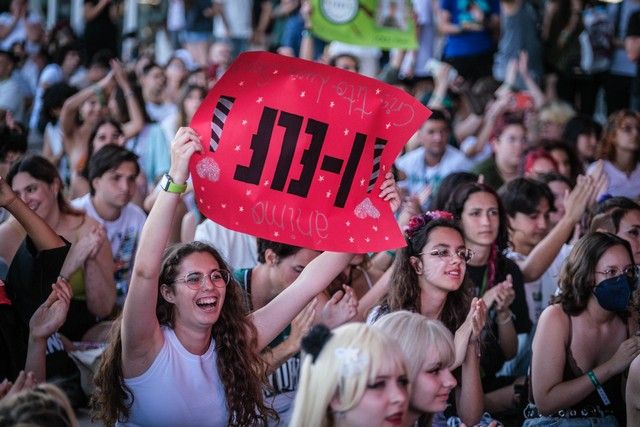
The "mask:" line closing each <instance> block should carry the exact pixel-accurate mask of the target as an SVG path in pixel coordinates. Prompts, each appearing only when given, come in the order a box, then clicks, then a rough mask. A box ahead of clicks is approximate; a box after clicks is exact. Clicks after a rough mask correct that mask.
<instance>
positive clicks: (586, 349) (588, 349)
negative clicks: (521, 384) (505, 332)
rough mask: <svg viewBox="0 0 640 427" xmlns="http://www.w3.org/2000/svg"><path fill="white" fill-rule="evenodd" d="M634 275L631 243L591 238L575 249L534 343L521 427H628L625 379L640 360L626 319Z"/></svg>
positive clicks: (633, 306)
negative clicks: (528, 398)
mask: <svg viewBox="0 0 640 427" xmlns="http://www.w3.org/2000/svg"><path fill="white" fill-rule="evenodd" d="M636 275H637V267H636V266H635V265H634V264H633V257H632V254H631V248H630V246H629V243H628V242H626V241H625V240H623V239H621V238H619V237H617V236H614V235H613V234H609V233H599V232H596V233H590V234H587V235H586V236H584V237H583V238H582V239H580V241H578V243H577V244H576V245H575V246H574V248H573V250H572V251H571V253H570V254H569V256H568V257H567V259H566V261H565V263H564V266H563V269H562V271H561V273H560V277H559V289H560V292H559V294H558V295H557V296H555V297H554V298H553V299H552V305H550V306H549V307H547V308H546V309H545V310H544V312H543V313H542V315H541V316H540V321H539V323H538V328H537V330H536V335H535V338H534V340H533V359H532V364H531V386H532V391H533V396H531V397H532V399H531V401H532V402H535V404H533V403H532V404H530V405H529V407H528V408H527V410H526V412H525V414H526V416H527V418H528V419H527V421H526V422H525V424H524V425H525V426H526V427H534V426H535V427H538V426H548V425H549V426H550V425H553V426H565V425H578V423H579V422H580V421H578V420H570V419H569V418H582V419H583V421H584V422H586V423H588V424H589V425H592V426H618V425H620V426H624V425H627V424H626V423H625V422H624V417H625V405H624V396H623V395H622V383H623V375H624V372H625V371H626V369H627V367H628V366H629V364H630V363H631V362H632V361H633V360H634V359H635V358H636V356H638V355H639V354H640V337H638V336H637V335H636V336H634V327H635V329H637V326H636V325H635V323H636V322H637V320H633V319H634V318H635V317H637V316H630V312H631V311H633V312H636V313H637V310H638V307H637V297H638V295H637V292H635V294H636V295H635V298H634V290H635V288H636V286H635V279H636V277H637V276H636ZM633 399H634V401H635V400H637V396H635V397H633ZM586 418H588V419H589V420H588V421H586V420H584V419H586ZM571 422H573V423H572V424H571ZM580 425H583V424H580ZM629 425H631V424H629Z"/></svg>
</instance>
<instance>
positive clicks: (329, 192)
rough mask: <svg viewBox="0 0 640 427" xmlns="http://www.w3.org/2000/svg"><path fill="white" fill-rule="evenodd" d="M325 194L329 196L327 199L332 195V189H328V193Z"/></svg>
mask: <svg viewBox="0 0 640 427" xmlns="http://www.w3.org/2000/svg"><path fill="white" fill-rule="evenodd" d="M324 194H325V196H327V199H328V198H329V197H331V190H329V191H327V192H326V193H324Z"/></svg>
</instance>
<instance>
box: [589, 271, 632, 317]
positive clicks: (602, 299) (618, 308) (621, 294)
mask: <svg viewBox="0 0 640 427" xmlns="http://www.w3.org/2000/svg"><path fill="white" fill-rule="evenodd" d="M634 285H635V281H634V282H632V280H631V279H630V278H629V276H627V275H626V274H621V275H619V276H616V277H612V278H610V279H605V280H603V281H602V282H600V283H598V284H597V285H596V287H595V288H593V294H594V295H595V297H596V299H597V300H598V304H600V306H601V307H602V308H604V309H605V310H608V311H615V312H617V313H619V312H623V311H626V310H627V307H629V302H630V301H631V292H632V290H633V288H634V287H635V286H634Z"/></svg>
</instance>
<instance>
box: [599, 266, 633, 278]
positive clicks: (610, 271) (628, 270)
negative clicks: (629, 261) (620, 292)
mask: <svg viewBox="0 0 640 427" xmlns="http://www.w3.org/2000/svg"><path fill="white" fill-rule="evenodd" d="M638 268H639V267H638V266H637V265H630V266H629V267H625V268H623V269H620V268H618V267H610V268H607V269H606V270H605V271H596V273H599V274H602V275H603V276H605V277H606V278H607V279H611V278H613V277H618V276H620V275H622V274H625V275H627V276H628V277H629V278H630V279H631V280H635V279H636V278H637V277H638Z"/></svg>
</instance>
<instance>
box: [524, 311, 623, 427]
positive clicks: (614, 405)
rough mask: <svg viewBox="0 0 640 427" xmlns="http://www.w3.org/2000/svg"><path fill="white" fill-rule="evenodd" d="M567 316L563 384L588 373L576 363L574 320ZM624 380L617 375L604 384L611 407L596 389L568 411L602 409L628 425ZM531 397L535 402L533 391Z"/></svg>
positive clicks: (530, 392)
mask: <svg viewBox="0 0 640 427" xmlns="http://www.w3.org/2000/svg"><path fill="white" fill-rule="evenodd" d="M567 316H568V317H569V339H568V343H567V346H566V348H565V352H566V362H565V365H564V370H563V372H562V382H566V381H571V380H574V379H576V378H579V377H581V376H583V375H586V372H584V371H583V370H582V369H580V367H579V366H578V364H577V363H576V360H575V358H574V357H573V353H572V352H571V341H572V338H573V318H572V317H571V316H570V315H568V314H567ZM628 336H629V331H628V330H627V337H628ZM622 378H623V374H617V375H614V376H613V377H611V378H609V380H608V381H606V382H604V383H602V388H603V389H604V392H605V393H606V394H607V397H608V398H609V401H610V402H611V404H610V405H605V404H604V403H603V401H602V399H601V398H600V396H599V395H598V392H597V391H596V390H595V388H594V390H593V392H592V393H591V394H589V395H588V396H587V397H585V398H584V399H582V400H581V401H580V402H578V403H576V404H575V405H573V406H571V408H566V409H578V410H579V409H581V408H584V407H600V408H602V409H603V410H605V411H607V412H610V413H611V414H613V415H614V416H615V417H616V418H617V420H618V423H619V425H621V426H624V425H626V413H625V398H624V396H623V392H622V384H623V381H622ZM529 386H531V383H529ZM529 396H530V399H531V401H532V402H533V393H532V391H531V389H530V390H529ZM578 413H579V412H578Z"/></svg>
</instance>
